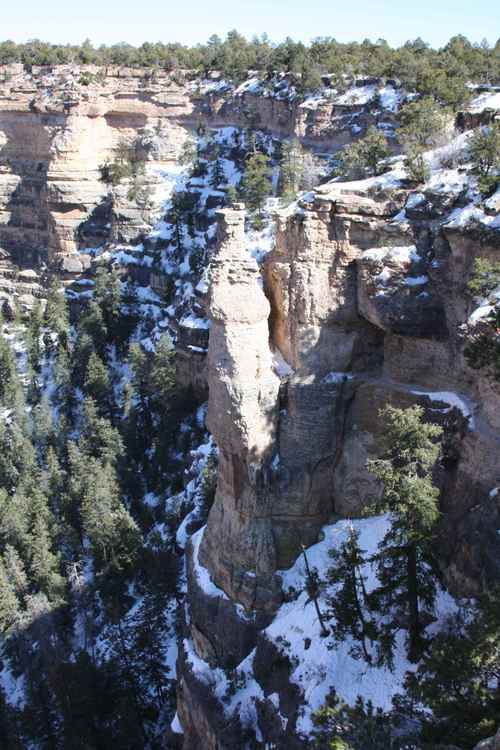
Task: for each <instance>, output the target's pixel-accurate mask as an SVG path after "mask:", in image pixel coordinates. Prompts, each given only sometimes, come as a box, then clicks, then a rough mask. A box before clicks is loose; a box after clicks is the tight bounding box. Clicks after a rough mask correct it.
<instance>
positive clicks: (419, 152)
mask: <svg viewBox="0 0 500 750" xmlns="http://www.w3.org/2000/svg"><path fill="white" fill-rule="evenodd" d="M406 168H407V170H408V176H409V178H410V180H411V181H412V182H415V183H416V184H417V185H421V184H422V183H424V182H426V181H427V180H428V179H429V177H430V176H431V169H430V167H429V166H428V164H427V162H426V161H425V159H424V152H423V149H421V148H419V147H418V146H411V145H410V146H407V148H406Z"/></svg>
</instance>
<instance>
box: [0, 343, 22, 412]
mask: <svg viewBox="0 0 500 750" xmlns="http://www.w3.org/2000/svg"><path fill="white" fill-rule="evenodd" d="M19 390H20V384H19V377H18V374H17V367H16V361H15V359H14V355H13V353H12V349H11V348H10V346H9V343H8V341H7V340H6V338H5V337H4V336H3V335H2V333H0V403H3V404H4V406H6V407H12V406H13V405H14V402H15V400H16V398H17V396H18V394H19Z"/></svg>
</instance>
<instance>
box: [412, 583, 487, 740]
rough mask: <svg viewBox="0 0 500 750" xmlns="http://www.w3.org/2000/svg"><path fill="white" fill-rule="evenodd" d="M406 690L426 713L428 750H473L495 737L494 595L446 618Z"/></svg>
mask: <svg viewBox="0 0 500 750" xmlns="http://www.w3.org/2000/svg"><path fill="white" fill-rule="evenodd" d="M406 687H407V689H408V691H409V695H410V697H411V698H412V699H413V700H414V701H417V703H418V704H421V705H423V706H425V707H426V709H427V710H426V712H425V713H424V714H423V717H422V720H423V721H422V739H423V740H424V741H425V742H427V743H429V746H431V745H432V746H434V745H436V744H441V743H442V744H443V745H444V744H453V745H459V746H460V747H473V746H475V745H476V743H478V742H479V741H480V740H482V739H484V738H486V737H490V736H491V735H493V734H494V733H495V731H496V730H497V728H498V724H499V717H500V591H499V590H498V589H496V590H493V591H490V592H485V593H483V594H481V596H480V597H479V598H478V600H477V601H476V602H475V604H474V605H472V604H471V603H469V604H468V606H467V608H466V609H465V610H464V611H460V612H458V613H457V614H456V615H454V616H452V617H450V618H449V621H448V623H447V624H446V627H445V628H444V629H442V630H441V631H440V632H439V633H438V634H437V635H436V636H434V638H433V640H432V642H431V644H430V646H429V648H428V650H427V651H426V652H425V653H424V655H423V658H422V661H421V663H420V664H419V667H418V669H417V671H416V672H415V673H414V674H409V675H408V677H407V684H406ZM429 709H430V710H429Z"/></svg>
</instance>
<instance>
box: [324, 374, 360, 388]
mask: <svg viewBox="0 0 500 750" xmlns="http://www.w3.org/2000/svg"><path fill="white" fill-rule="evenodd" d="M352 378H353V375H352V374H351V373H350V372H329V373H328V374H327V375H325V377H324V378H322V379H321V383H322V384H324V385H329V384H330V383H345V382H346V381H347V380H352Z"/></svg>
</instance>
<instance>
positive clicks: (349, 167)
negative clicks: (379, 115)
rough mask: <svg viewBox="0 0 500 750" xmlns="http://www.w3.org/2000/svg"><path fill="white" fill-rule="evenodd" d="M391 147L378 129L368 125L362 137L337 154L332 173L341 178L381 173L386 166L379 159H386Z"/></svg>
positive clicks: (354, 177) (355, 177)
mask: <svg viewBox="0 0 500 750" xmlns="http://www.w3.org/2000/svg"><path fill="white" fill-rule="evenodd" d="M390 154H391V149H390V147H389V144H388V143H387V139H386V137H385V136H384V134H383V133H381V131H380V130H377V128H376V127H374V126H370V127H369V128H368V130H367V132H366V135H365V137H364V138H362V139H360V140H359V141H356V142H355V143H352V144H351V145H350V146H346V147H345V148H344V149H343V150H342V151H341V152H340V154H339V157H338V161H339V163H338V166H337V167H336V169H335V171H334V175H335V176H337V177H342V178H343V179H353V180H354V179H361V178H363V177H370V176H373V175H378V174H382V172H384V171H386V168H385V167H384V166H383V165H382V164H381V161H383V160H384V159H387V157H389V156H390Z"/></svg>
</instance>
